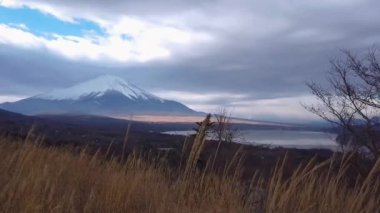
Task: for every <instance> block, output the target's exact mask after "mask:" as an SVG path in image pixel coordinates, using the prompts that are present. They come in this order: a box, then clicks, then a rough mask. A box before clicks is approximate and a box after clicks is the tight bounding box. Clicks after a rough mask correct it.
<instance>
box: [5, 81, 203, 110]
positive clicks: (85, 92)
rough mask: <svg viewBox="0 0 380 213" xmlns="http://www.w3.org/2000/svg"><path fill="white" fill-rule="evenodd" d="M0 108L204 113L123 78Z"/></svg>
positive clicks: (42, 95) (82, 84) (39, 96)
mask: <svg viewBox="0 0 380 213" xmlns="http://www.w3.org/2000/svg"><path fill="white" fill-rule="evenodd" d="M0 108H1V109H5V110H9V111H12V112H17V113H22V114H26V115H37V114H93V115H102V116H128V115H138V114H152V115H156V114H163V115H195V114H200V113H198V112H196V111H194V110H192V109H190V108H188V107H187V106H185V105H184V104H181V103H179V102H176V101H172V100H166V99H162V98H160V97H157V96H155V95H153V94H151V93H149V92H146V91H144V90H143V89H141V88H139V87H137V86H136V85H134V84H131V83H129V82H127V81H125V80H124V79H122V78H120V77H117V76H111V75H104V76H100V77H97V78H95V79H92V80H89V81H85V82H83V83H80V84H77V85H74V86H72V87H68V88H63V89H57V90H53V91H51V92H47V93H43V94H39V95H36V96H32V97H30V98H26V99H22V100H19V101H16V102H7V103H3V104H0Z"/></svg>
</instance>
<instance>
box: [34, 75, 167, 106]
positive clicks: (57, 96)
mask: <svg viewBox="0 0 380 213" xmlns="http://www.w3.org/2000/svg"><path fill="white" fill-rule="evenodd" d="M107 92H118V93H121V94H123V95H124V96H126V97H128V98H130V99H134V100H137V99H144V100H148V99H153V100H159V101H161V102H162V101H163V100H162V99H161V98H159V97H157V96H155V95H153V94H150V93H148V92H146V91H144V90H142V89H140V88H138V87H137V86H135V85H134V84H132V83H129V82H127V81H125V80H124V79H122V78H120V77H118V76H112V75H103V76H99V77H97V78H95V79H92V80H88V81H85V82H83V83H80V84H77V85H74V86H72V87H69V88H65V89H57V90H53V91H51V92H47V93H44V94H40V95H37V96H34V98H38V99H45V100H78V99H81V98H83V97H88V96H91V97H101V96H103V95H104V94H106V93H107Z"/></svg>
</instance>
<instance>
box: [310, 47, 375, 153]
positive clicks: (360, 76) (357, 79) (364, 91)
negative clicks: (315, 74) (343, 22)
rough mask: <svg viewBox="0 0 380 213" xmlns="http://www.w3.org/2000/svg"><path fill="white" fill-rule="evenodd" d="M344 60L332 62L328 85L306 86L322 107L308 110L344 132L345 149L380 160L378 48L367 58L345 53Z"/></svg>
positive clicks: (368, 54)
mask: <svg viewBox="0 0 380 213" xmlns="http://www.w3.org/2000/svg"><path fill="white" fill-rule="evenodd" d="M342 52H343V57H342V58H337V59H334V60H332V61H331V62H330V63H331V68H330V71H329V73H328V78H327V86H322V85H321V84H318V83H315V82H310V83H307V86H308V87H309V88H310V90H311V92H312V94H313V95H314V96H315V97H316V98H317V99H318V100H319V104H316V105H312V106H306V109H308V110H309V111H311V112H313V113H314V114H316V115H318V116H320V117H321V118H323V119H325V120H326V121H329V122H331V123H334V124H336V125H339V126H340V127H341V129H342V132H341V134H340V137H339V138H338V142H339V143H340V144H341V145H342V147H346V148H349V149H350V150H351V151H356V152H359V151H360V150H363V149H364V150H366V152H367V153H368V152H369V153H370V154H371V157H372V158H374V159H378V158H379V157H380V143H379V142H380V141H379V139H380V137H379V136H380V127H379V124H380V122H379V118H380V117H379V114H380V100H379V98H380V66H379V60H378V54H377V52H376V48H375V47H373V48H371V49H369V50H368V52H367V53H366V54H365V55H364V56H358V55H354V54H353V53H352V52H350V51H347V50H344V51H342Z"/></svg>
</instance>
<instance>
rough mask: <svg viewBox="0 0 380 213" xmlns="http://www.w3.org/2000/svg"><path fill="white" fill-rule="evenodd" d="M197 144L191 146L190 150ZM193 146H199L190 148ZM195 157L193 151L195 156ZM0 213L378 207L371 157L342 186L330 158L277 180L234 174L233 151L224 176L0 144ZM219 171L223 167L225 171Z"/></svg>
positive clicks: (135, 159)
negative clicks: (361, 175)
mask: <svg viewBox="0 0 380 213" xmlns="http://www.w3.org/2000/svg"><path fill="white" fill-rule="evenodd" d="M198 148H199V147H198ZM198 151H199V150H198ZM198 154H199V153H198ZM0 156H1V161H0V171H1V173H0V211H1V212H165V213H166V212H289V213H290V212H291V213H293V212H342V213H343V212H344V213H347V212H355V213H356V212H378V206H379V204H380V195H379V192H380V187H379V185H380V181H379V177H378V176H377V175H378V171H379V169H380V165H379V164H380V163H379V162H378V163H377V164H376V165H375V167H374V168H373V170H372V172H371V173H370V174H369V176H368V177H367V178H366V179H363V180H360V181H357V183H356V184H349V183H348V181H347V180H346V178H345V168H346V167H347V162H346V161H342V162H341V164H340V170H339V171H338V172H332V171H331V170H330V169H329V167H330V164H331V163H332V162H333V161H332V160H329V161H325V162H323V163H318V164H317V163H313V162H312V161H311V162H310V163H309V164H307V165H304V166H303V167H299V169H298V170H296V171H294V173H293V175H292V176H291V178H282V177H283V175H282V173H283V171H282V168H283V166H282V164H281V162H279V164H278V166H277V167H276V168H268V169H273V174H272V176H271V178H269V179H268V178H262V176H261V175H260V174H258V173H257V174H256V175H255V176H254V177H252V181H249V182H247V181H245V182H242V181H241V180H240V178H239V174H240V170H241V169H240V167H239V166H238V165H239V160H240V159H241V158H239V157H238V156H237V157H236V159H235V161H236V162H235V163H233V162H232V163H231V164H230V165H231V166H230V168H228V169H229V170H232V172H229V173H228V174H227V172H226V173H225V174H224V175H221V174H215V173H214V172H212V170H210V169H205V170H202V171H200V170H199V169H197V168H196V166H194V165H195V164H194V162H190V161H195V160H196V156H197V150H195V152H194V153H193V155H192V157H191V156H190V157H189V161H188V162H187V164H188V165H185V166H184V169H173V168H170V167H168V166H167V165H166V163H165V162H164V161H160V160H155V161H146V160H143V159H142V158H140V157H139V156H138V155H129V157H128V159H126V163H120V159H118V158H114V159H107V160H105V159H104V157H102V155H101V154H95V155H89V154H86V152H85V151H81V152H78V151H74V150H73V149H70V148H64V147H60V148H56V147H46V146H42V145H38V144H36V143H33V142H17V141H11V140H10V139H6V138H3V139H1V141H0ZM226 170H227V168H226Z"/></svg>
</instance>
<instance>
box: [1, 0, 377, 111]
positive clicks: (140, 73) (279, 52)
mask: <svg viewBox="0 0 380 213" xmlns="http://www.w3.org/2000/svg"><path fill="white" fill-rule="evenodd" d="M38 2H44V3H47V4H50V5H54V6H57V8H61V9H63V10H65V11H72V12H73V11H74V12H75V11H76V12H77V11H79V10H83V13H88V14H91V15H99V16H102V17H104V18H109V19H112V18H115V17H117V16H119V15H122V14H126V15H131V16H135V17H138V18H140V19H143V20H149V21H158V22H163V23H169V24H170V23H173V24H177V25H178V26H182V27H186V28H189V29H191V30H194V31H198V30H200V31H204V32H207V33H209V34H210V35H212V36H214V38H215V40H214V41H212V42H210V43H209V44H201V45H199V44H194V45H190V46H186V47H181V46H178V47H174V52H173V56H174V57H173V58H172V59H170V60H165V61H152V62H147V63H136V64H128V65H123V64H114V65H110V64H102V62H99V63H92V64H91V63H89V62H78V61H69V60H66V59H62V58H60V57H58V56H51V55H47V54H45V53H42V52H41V51H38V50H34V51H32V50H28V51H26V50H23V49H17V48H9V47H5V46H2V47H0V48H1V49H0V64H1V65H2V68H1V69H0V74H1V75H2V78H1V80H0V83H1V85H0V92H1V93H4V94H10V93H22V92H23V91H21V90H23V89H25V88H26V87H27V88H30V89H31V90H28V93H32V92H35V91H40V90H46V89H51V88H54V87H57V86H67V85H69V84H72V83H75V82H79V81H80V80H84V79H86V78H90V77H94V76H96V75H99V74H101V73H112V74H117V75H120V76H122V77H125V78H127V79H130V80H131V81H133V82H134V83H136V84H137V85H140V86H141V87H143V88H146V89H147V90H150V91H164V90H177V91H191V92H194V93H215V92H228V93H236V94H244V95H246V97H247V98H248V99H257V98H278V97H287V96H300V95H304V94H307V93H308V91H307V88H306V87H305V84H304V83H305V81H307V80H316V81H321V82H322V81H323V80H324V76H325V72H326V71H327V70H328V68H329V63H328V61H329V59H330V58H332V57H336V56H338V55H339V49H340V48H347V49H351V50H353V51H358V52H360V51H362V50H365V49H366V48H368V47H369V46H370V45H373V44H379V43H378V42H379V39H380V28H379V27H378V26H379V24H380V22H379V20H380V13H379V12H378V8H380V2H379V1H376V0H365V1H356V0H351V1H337V0H334V1H317V0H314V1H308V2H309V3H305V2H306V1H296V0H293V1H280V0H269V1H245V0H238V1H227V0H221V1H217V0H213V1H182V0H172V1H154V0H144V1H124V0H123V1H122V0H120V1H119V0H117V1H116V0H115V1H102V0H96V1H91V4H89V3H88V1H84V0H75V1H74V0H66V1H58V0H49V1H42V0H41V1H38ZM74 12H73V13H74ZM9 51H11V52H12V53H9ZM26 70H28V71H26ZM3 76H5V77H4V78H3ZM4 79H6V80H4ZM7 82H12V83H8V85H7ZM3 83H5V84H3ZM9 84H12V85H18V86H14V88H10V86H9ZM33 90H34V91H33ZM231 99H233V97H226V99H225V101H223V100H219V99H218V100H215V101H213V102H212V103H213V104H223V102H224V103H228V101H229V100H231Z"/></svg>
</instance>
